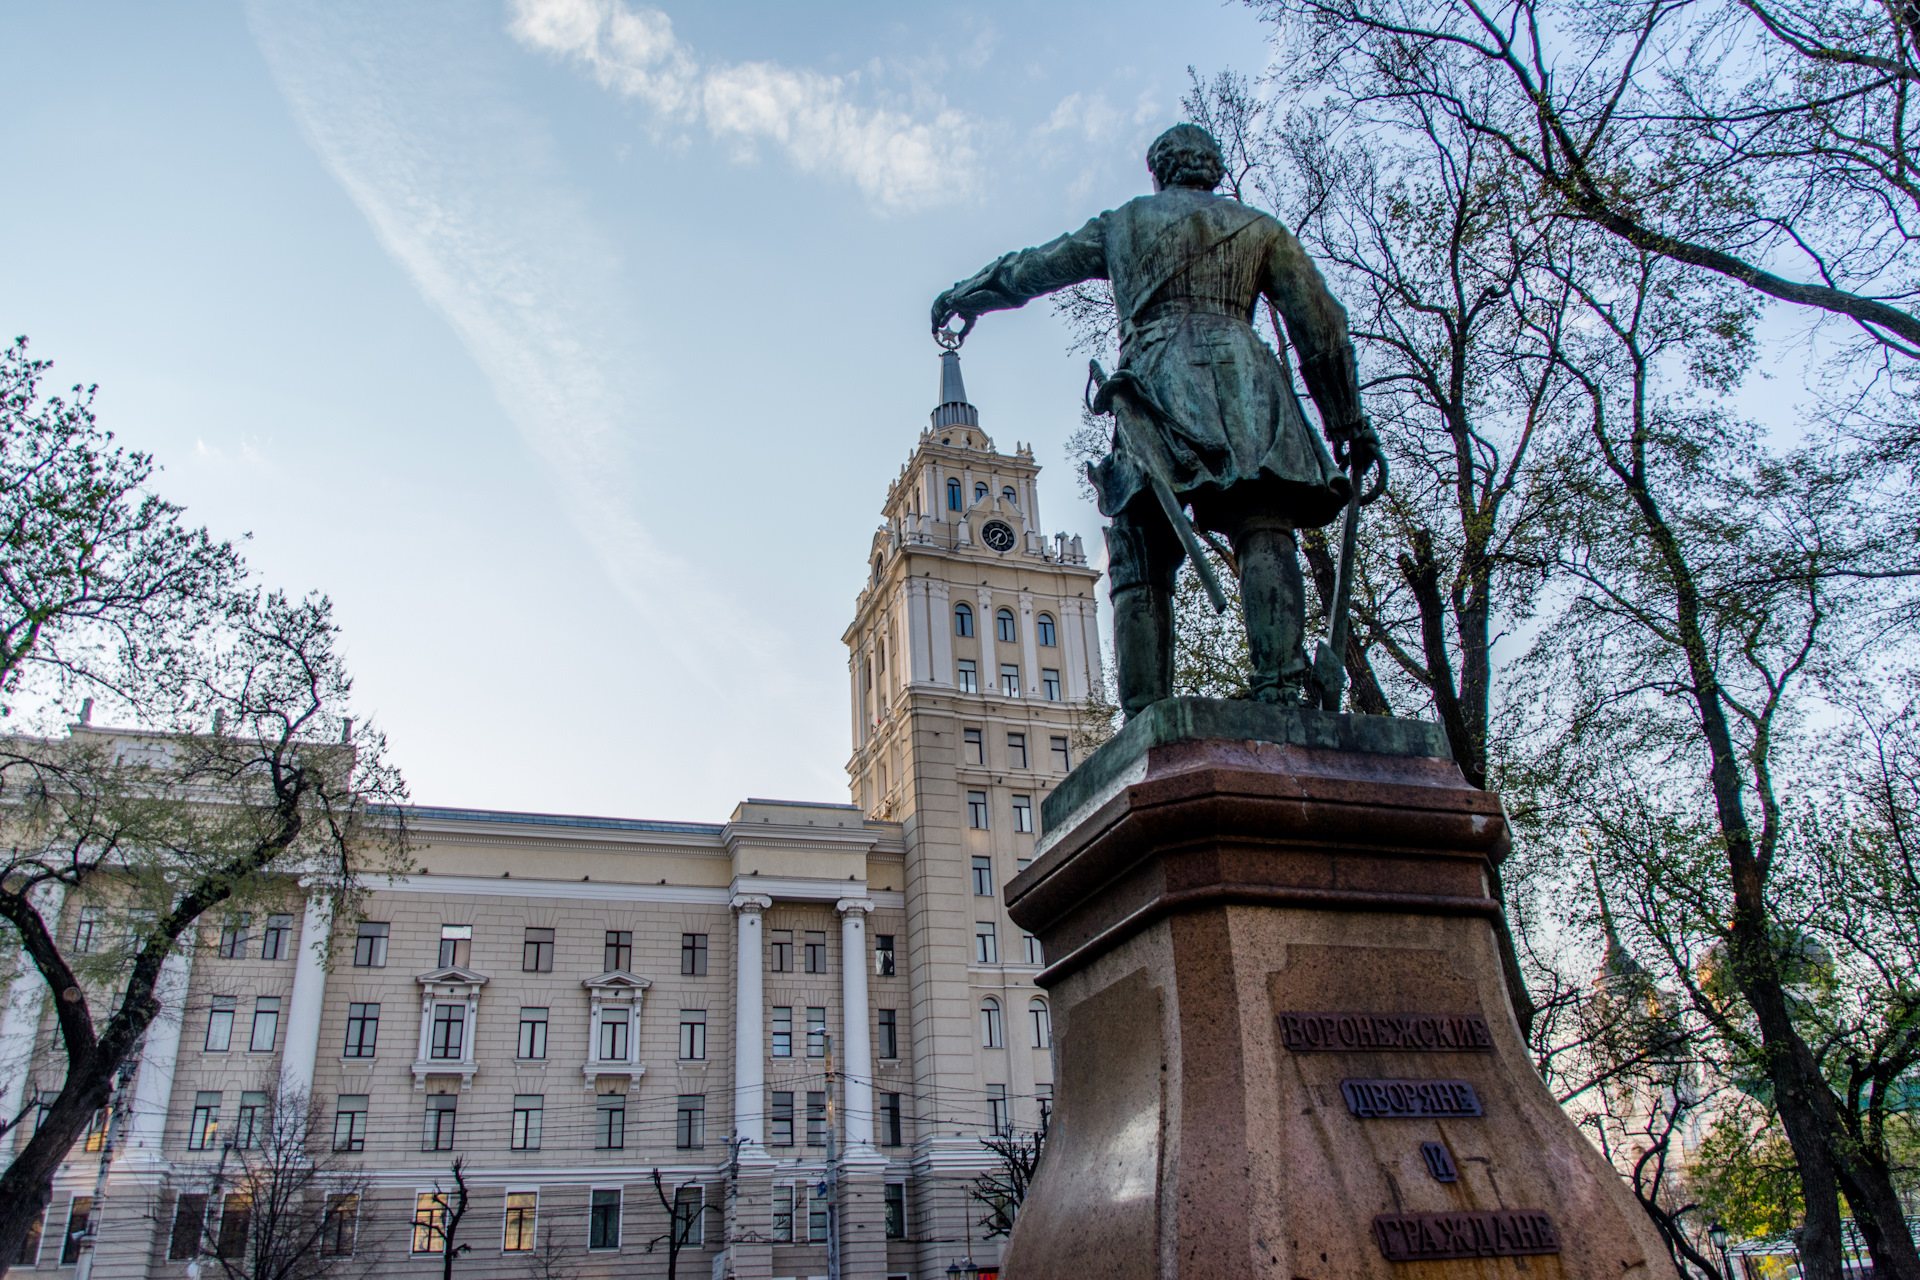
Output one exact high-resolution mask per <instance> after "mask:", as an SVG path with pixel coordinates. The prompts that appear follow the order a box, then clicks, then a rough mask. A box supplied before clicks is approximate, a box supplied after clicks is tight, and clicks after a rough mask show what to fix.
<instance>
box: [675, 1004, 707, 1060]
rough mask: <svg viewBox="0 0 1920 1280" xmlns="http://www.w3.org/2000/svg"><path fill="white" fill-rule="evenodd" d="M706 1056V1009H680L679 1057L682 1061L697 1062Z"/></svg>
mask: <svg viewBox="0 0 1920 1280" xmlns="http://www.w3.org/2000/svg"><path fill="white" fill-rule="evenodd" d="M706 1056H707V1011H706V1010H705V1009H682V1010H681V1011H680V1058H681V1061H683V1062H699V1061H701V1060H703V1059H704V1058H705V1057H706Z"/></svg>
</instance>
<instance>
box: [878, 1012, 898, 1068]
mask: <svg viewBox="0 0 1920 1280" xmlns="http://www.w3.org/2000/svg"><path fill="white" fill-rule="evenodd" d="M880 1056H881V1057H883V1058H897V1057H899V1056H900V1027H899V1023H898V1022H897V1021H896V1019H895V1015H894V1010H892V1009H882V1010H880Z"/></svg>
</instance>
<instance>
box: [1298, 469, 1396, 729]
mask: <svg viewBox="0 0 1920 1280" xmlns="http://www.w3.org/2000/svg"><path fill="white" fill-rule="evenodd" d="M1377 447H1378V446H1377V445H1376V448H1377ZM1348 457H1349V458H1351V457H1352V454H1351V451H1349V454H1348ZM1373 467H1378V468H1379V469H1380V478H1379V480H1378V481H1377V482H1375V484H1374V486H1373V489H1372V490H1371V491H1370V492H1369V493H1367V494H1366V495H1365V496H1364V497H1363V496H1362V495H1361V492H1360V482H1361V481H1362V480H1364V479H1365V478H1366V474H1367V471H1368V470H1369V469H1371V468H1373ZM1352 477H1353V492H1352V493H1351V494H1350V495H1348V497H1347V506H1346V510H1345V511H1344V512H1342V513H1341V516H1340V560H1339V562H1338V564H1337V565H1335V567H1334V573H1333V608H1332V609H1331V610H1330V611H1329V612H1328V614H1327V638H1326V639H1325V640H1322V641H1321V642H1320V648H1319V650H1318V651H1317V652H1316V653H1315V654H1314V658H1313V682H1314V684H1316V685H1318V686H1319V688H1320V707H1321V709H1322V710H1324V711H1338V710H1339V709H1340V694H1341V691H1342V690H1343V689H1344V688H1345V685H1346V672H1347V629H1348V617H1347V615H1348V613H1349V611H1350V607H1351V604H1352V601H1353V555H1354V547H1355V545H1356V544H1357V543H1358V542H1359V533H1360V508H1361V507H1362V506H1363V505H1365V504H1366V503H1369V502H1372V501H1373V500H1374V499H1375V498H1377V497H1379V496H1380V495H1381V494H1382V493H1384V492H1385V491H1386V488H1387V460H1386V459H1385V458H1384V457H1382V456H1380V455H1379V454H1378V453H1375V454H1374V455H1373V457H1371V458H1370V459H1368V460H1367V461H1366V462H1365V463H1363V464H1362V465H1360V466H1356V467H1354V468H1353V470H1352Z"/></svg>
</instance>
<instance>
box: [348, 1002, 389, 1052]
mask: <svg viewBox="0 0 1920 1280" xmlns="http://www.w3.org/2000/svg"><path fill="white" fill-rule="evenodd" d="M379 1039H380V1006H379V1005H377V1004H349V1005H348V1006H347V1044H346V1048H344V1049H343V1050H341V1052H340V1056H341V1057H343V1058H371V1057H372V1056H373V1046H374V1044H375V1043H376V1042H377V1041H378V1040H379Z"/></svg>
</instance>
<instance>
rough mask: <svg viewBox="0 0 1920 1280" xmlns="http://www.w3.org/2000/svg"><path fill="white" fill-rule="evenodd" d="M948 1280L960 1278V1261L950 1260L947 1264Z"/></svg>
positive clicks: (958, 1279)
mask: <svg viewBox="0 0 1920 1280" xmlns="http://www.w3.org/2000/svg"><path fill="white" fill-rule="evenodd" d="M947 1280H960V1264H959V1263H958V1262H949V1263H948V1264H947Z"/></svg>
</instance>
